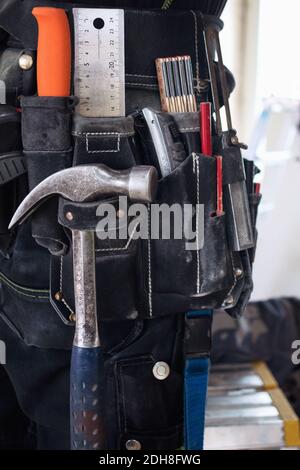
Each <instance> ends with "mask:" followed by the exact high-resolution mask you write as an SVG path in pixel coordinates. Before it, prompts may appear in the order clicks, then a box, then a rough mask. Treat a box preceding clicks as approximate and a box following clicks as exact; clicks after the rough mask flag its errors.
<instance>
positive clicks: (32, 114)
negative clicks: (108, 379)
mask: <svg viewBox="0 0 300 470" xmlns="http://www.w3.org/2000/svg"><path fill="white" fill-rule="evenodd" d="M38 3H39V4H40V2H38ZM33 4H34V2H32V5H33ZM45 4H47V2H45ZM51 4H52V5H53V2H52V3H51ZM58 4H59V6H64V5H63V4H61V3H60V2H58ZM32 5H31V7H32ZM65 6H66V8H71V7H72V6H73V5H70V4H67V5H65ZM28 18H29V16H27V19H28ZM30 21H31V22H33V19H31V18H30ZM4 23H5V17H4ZM207 25H213V26H214V28H216V29H217V30H220V29H221V28H222V22H221V21H220V20H219V19H217V18H215V17H209V16H203V15H202V13H201V12H198V11H176V10H171V11H169V12H161V11H135V10H126V11H125V31H126V38H125V39H126V40H125V50H126V105H127V116H126V117H124V118H84V117H79V116H78V115H75V113H74V105H75V103H76V98H73V97H69V98H59V97H57V98H55V97H54V98H47V97H46V98H45V97H38V96H35V95H33V94H32V92H30V93H28V90H30V88H31V87H34V84H33V81H31V82H30V83H31V85H30V86H27V93H25V94H26V95H30V94H31V96H23V97H22V98H21V100H20V101H18V99H19V98H18V97H17V96H16V97H15V98H14V99H15V105H16V106H19V103H20V106H21V109H22V123H21V128H22V146H23V150H24V160H25V163H26V165H27V168H28V177H27V182H28V189H29V190H31V189H32V188H33V187H35V186H36V185H37V184H38V183H39V182H40V181H42V180H43V179H44V178H46V177H47V176H49V175H50V174H52V173H55V172H57V171H59V170H61V169H64V168H67V167H70V166H72V165H80V164H88V163H105V164H106V165H108V166H110V167H112V168H115V169H124V168H130V167H132V166H134V165H136V164H141V163H147V162H146V161H145V158H146V154H147V142H146V141H144V140H143V135H142V133H141V132H140V128H139V119H138V112H137V109H139V108H142V107H144V106H147V107H149V106H150V107H153V108H155V109H157V110H158V109H159V108H160V103H159V93H158V84H157V79H156V74H155V59H156V58H157V57H163V56H172V55H179V54H187V53H188V54H190V55H191V58H192V63H193V72H194V84H195V90H196V95H197V100H198V102H200V101H204V100H211V94H210V88H209V82H208V79H209V73H208V67H207V59H206V51H205V45H204V39H203V31H204V30H205V28H206V27H207ZM31 26H32V23H30V22H29V26H28V28H29V29H30V28H31ZM2 27H3V28H4V29H6V30H8V32H11V31H9V30H10V28H11V27H12V25H9V24H4V25H3V26H2ZM179 30H180V31H181V33H182V34H180V35H179V34H177V32H178V31H179ZM33 31H34V27H33V26H32V32H33ZM150 31H151V34H150ZM137 38H139V40H138V43H137ZM19 39H20V41H23V45H24V46H25V48H24V50H26V51H27V52H29V53H30V54H32V56H33V59H34V57H35V49H36V35H35V33H33V34H32V35H29V34H28V31H27V33H26V35H25V34H24V35H23V34H21V33H20V38H19ZM141 45H142V47H141ZM22 52H24V51H22V50H19V55H20V54H21V53H22ZM18 73H20V74H22V75H24V74H25V75H26V74H27V71H18ZM29 73H30V74H31V75H33V72H32V70H31V71H30V72H29ZM12 76H13V77H15V75H14V74H12ZM227 78H228V81H229V83H230V86H231V90H232V89H233V87H234V80H233V77H232V75H231V74H230V72H229V71H228V77H227ZM24 83H27V81H26V80H25V79H24ZM23 93H24V90H23ZM12 99H13V98H12ZM2 109H3V110H4V108H2ZM19 116H20V113H18V112H17V111H16V112H15V113H14V129H15V130H16V132H17V131H18V132H19V129H20V123H19V119H18V117H19ZM173 117H174V119H175V121H176V125H177V129H178V132H179V133H180V136H181V139H182V142H183V144H184V149H185V158H184V159H183V161H182V163H181V164H180V165H179V166H178V167H177V168H176V169H175V170H174V171H173V172H172V173H171V174H170V175H168V176H167V177H165V178H162V179H161V180H160V182H159V189H158V193H157V199H156V201H155V203H156V204H168V205H173V204H179V205H180V206H182V207H183V205H184V204H190V205H192V206H194V207H195V206H196V205H197V204H202V205H204V244H203V246H201V247H200V248H199V249H195V250H187V249H186V240H185V239H181V240H176V239H171V240H162V239H158V240H152V239H151V238H150V237H149V238H148V239H142V240H141V239H137V240H136V239H135V237H132V236H128V238H127V239H125V240H118V239H117V240H109V239H107V240H100V239H99V238H97V237H96V240H97V241H96V269H97V289H98V292H99V295H98V302H99V309H98V311H99V312H101V320H108V321H114V320H126V319H127V320H128V319H137V318H155V317H160V316H163V315H172V314H177V313H184V312H186V311H189V310H199V309H207V308H210V309H215V308H220V307H223V308H228V309H229V313H231V314H233V315H239V314H240V313H241V312H242V310H243V308H244V307H245V304H246V303H247V301H248V299H249V296H250V293H251V290H252V273H251V271H252V262H253V253H254V247H253V248H251V249H250V250H244V251H242V252H237V251H233V250H232V248H231V246H230V243H229V240H228V218H227V214H226V207H225V213H224V214H221V215H216V214H214V211H215V201H216V158H215V157H208V156H206V155H203V154H202V153H201V151H200V149H201V143H200V137H199V135H200V129H199V117H198V114H197V113H177V114H174V115H173ZM8 125H11V124H10V123H9V122H7V123H5V122H4V123H1V122H0V126H2V127H1V129H0V132H2V131H3V133H6V132H7V131H6V129H7V127H5V126H8ZM18 135H19V134H18ZM229 137H230V136H229ZM224 141H226V146H225V147H226V148H225V150H224V147H222V146H223V144H224ZM16 142H17V139H14V143H16ZM19 147H20V146H19V145H15V146H13V148H11V147H10V145H9V143H8V147H7V148H6V149H4V151H3V152H4V153H5V154H6V153H7V152H9V151H11V150H16V149H18V148H19ZM41 149H42V151H41ZM214 150H215V153H218V154H219V153H221V154H222V155H223V156H224V158H223V160H224V161H223V165H224V185H225V186H226V185H228V184H234V183H236V182H241V181H243V180H244V179H245V172H244V168H243V165H242V164H241V157H240V149H239V148H238V147H237V146H236V145H234V144H233V143H232V142H231V140H230V139H228V134H226V133H224V135H223V137H222V139H220V138H216V139H215V142H214ZM1 158H2V157H1ZM245 165H246V166H247V165H250V166H251V164H250V163H249V164H248V163H247V162H245ZM246 174H247V175H248V181H247V183H248V185H247V186H248V187H249V188H251V187H252V186H253V185H252V183H253V181H251V178H253V176H254V171H252V172H251V171H248V172H246ZM249 175H250V176H249ZM249 178H250V180H249ZM16 181H19V183H20V179H19V178H16V179H15V180H14V184H13V188H12V185H11V183H9V184H8V185H5V186H1V191H2V190H4V188H5V191H7V192H6V194H7V196H6V197H7V198H9V197H11V196H10V195H11V194H12V192H11V191H16V189H15V186H16V184H17V183H16ZM19 183H18V184H19ZM22 188H25V192H26V191H27V186H26V184H25V182H24V176H22ZM23 196H24V189H23V192H20V191H19V193H18V195H17V197H15V199H14V200H15V204H14V207H11V208H10V211H9V212H10V213H9V214H5V216H3V217H5V218H3V221H4V222H3V221H1V222H2V225H3V224H4V225H6V224H7V221H8V220H9V218H10V216H11V215H12V213H13V210H14V208H15V206H16V205H17V203H18V202H19V201H20V199H22V197H23ZM248 196H249V204H250V208H251V214H252V223H253V231H254V232H255V221H256V213H257V207H258V203H259V200H260V196H259V195H255V194H251V190H250V191H249V194H248ZM105 202H107V201H105ZM111 202H112V203H113V204H115V205H117V204H118V200H112V201H111ZM99 204H100V201H98V203H97V204H96V203H95V204H78V205H77V207H76V208H75V209H76V211H77V212H76V217H79V218H81V220H82V218H83V217H85V218H86V220H87V225H88V224H91V221H93V222H94V221H95V223H96V222H97V220H96V219H95V215H96V209H97V207H98V206H99ZM73 209H74V208H73ZM117 209H119V208H118V207H117ZM148 210H149V220H150V214H151V206H149V207H148ZM66 211H68V202H67V201H59V200H58V198H55V197H54V198H52V199H50V200H49V201H48V202H47V203H46V204H45V205H43V207H42V208H41V209H40V211H38V212H37V213H36V214H35V215H34V216H33V217H32V219H31V222H30V225H31V231H32V236H33V237H34V238H35V240H36V241H37V242H38V244H39V245H40V246H43V247H44V248H45V247H46V248H47V249H48V250H49V251H50V253H51V267H50V278H49V285H50V301H51V304H52V306H53V308H54V310H55V311H56V312H57V314H58V315H59V317H60V318H61V320H62V321H63V322H64V323H65V324H66V325H72V324H73V320H74V316H73V315H72V312H73V311H74V296H73V287H72V282H70V280H71V279H72V276H73V274H72V247H71V243H70V232H69V230H68V227H67V228H66V227H65V226H64V227H63V226H62V224H61V223H60V222H61V221H62V219H63V218H64V215H65V213H66ZM119 212H120V211H119ZM76 217H74V220H73V221H72V222H70V223H69V228H70V229H72V228H74V227H75V225H74V224H76ZM133 222H134V220H131V219H129V220H127V223H133ZM122 223H124V220H122V218H120V219H119V222H118V224H119V225H121V224H122ZM195 223H196V222H195V221H194V226H195ZM64 225H66V224H65V219H64ZM24 230H26V228H25V229H24ZM22 231H23V229H21V230H20V231H19V233H18V234H16V233H13V234H12V233H7V234H5V235H6V239H5V242H4V244H3V245H2V248H3V252H4V253H5V255H6V256H7V257H10V259H8V260H5V261H4V262H3V263H2V269H3V272H4V275H5V276H9V275H14V272H15V271H14V270H15V264H14V262H13V261H12V260H13V258H14V251H15V249H16V246H18V237H21V236H22V233H23V232H22ZM36 250H38V251H37V253H40V251H39V250H40V248H38V247H36ZM42 251H43V255H42V256H43V259H45V258H44V257H45V254H44V250H42ZM39 268H40V267H39V266H37V268H36V269H37V270H38V269H39ZM17 276H19V274H18V275H17ZM116 291H117V295H116Z"/></svg>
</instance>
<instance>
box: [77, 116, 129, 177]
mask: <svg viewBox="0 0 300 470" xmlns="http://www.w3.org/2000/svg"><path fill="white" fill-rule="evenodd" d="M72 135H73V138H74V158H73V165H74V166H76V165H81V164H88V163H103V164H105V165H107V166H109V167H110V168H113V169H118V170H123V169H127V168H131V167H132V166H134V165H137V164H138V159H137V152H136V150H135V130H134V121H133V118H132V116H127V117H120V118H87V117H83V116H80V115H75V116H74V120H73V130H72Z"/></svg>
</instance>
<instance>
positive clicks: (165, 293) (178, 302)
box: [143, 153, 234, 315]
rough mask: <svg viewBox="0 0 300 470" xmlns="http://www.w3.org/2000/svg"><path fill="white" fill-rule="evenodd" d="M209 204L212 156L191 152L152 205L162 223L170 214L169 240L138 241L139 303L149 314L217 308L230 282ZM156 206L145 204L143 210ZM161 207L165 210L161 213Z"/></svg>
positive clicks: (221, 229)
mask: <svg viewBox="0 0 300 470" xmlns="http://www.w3.org/2000/svg"><path fill="white" fill-rule="evenodd" d="M215 201H216V159H215V158H214V157H208V156H205V155H203V154H196V153H193V154H192V155H190V156H189V157H188V158H187V159H186V160H185V161H184V162H183V163H182V164H181V165H180V166H179V167H178V168H176V169H175V170H174V171H173V172H172V173H171V174H170V175H168V176H167V177H165V178H163V179H162V180H161V181H160V182H159V188H158V195H157V200H156V203H157V204H158V205H159V206H160V207H161V209H160V210H161V211H162V212H161V213H162V214H163V216H162V219H163V220H165V222H166V221H167V217H168V216H170V214H171V217H170V220H171V222H170V229H171V237H170V239H162V238H160V239H155V238H156V237H155V236H154V237H153V234H152V237H151V236H150V237H149V239H148V240H147V242H143V254H144V258H143V260H144V279H145V291H146V292H147V298H146V299H145V300H146V302H147V305H148V311H149V314H150V315H156V314H157V315H160V314H167V313H169V314H171V313H176V312H177V313H179V312H184V311H186V310H188V309H193V310H195V309H201V308H216V307H220V306H221V305H222V303H223V301H224V299H225V297H226V296H227V293H228V291H229V290H230V289H231V287H232V285H233V282H234V280H233V267H232V261H231V255H230V251H229V248H228V243H227V235H226V225H225V215H224V214H222V215H220V216H218V217H217V216H216V215H215ZM157 207H158V206H157ZM157 207H156V208H155V205H151V207H150V208H149V210H151V211H152V210H153V208H154V211H155V210H157ZM167 208H169V209H170V208H171V211H170V212H169V213H165V214H164V210H165V209H167ZM173 209H174V211H176V216H174V217H176V220H175V218H172V217H173V216H172V210H173ZM177 211H178V212H177ZM177 213H178V214H179V213H180V214H181V217H182V219H181V221H180V220H179V219H180V216H179V217H178V216H177ZM177 217H178V218H177ZM149 218H151V221H152V225H151V231H153V228H154V227H153V220H154V218H155V215H153V213H152V212H151V214H150V215H149ZM167 223H168V221H167ZM180 223H181V226H180V227H179V226H178V224H180ZM162 228H163V229H165V227H164V225H163V226H162ZM166 229H167V227H166ZM175 232H177V235H176V237H177V236H178V238H179V239H176V237H175V236H174V235H175ZM180 232H182V233H181V237H180ZM167 235H168V234H167Z"/></svg>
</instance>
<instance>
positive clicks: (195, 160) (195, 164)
mask: <svg viewBox="0 0 300 470" xmlns="http://www.w3.org/2000/svg"><path fill="white" fill-rule="evenodd" d="M193 171H194V173H195V174H196V185H197V205H198V207H199V204H200V181H199V176H200V167H199V157H198V155H196V154H193ZM196 243H197V294H200V249H199V215H198V211H197V212H196Z"/></svg>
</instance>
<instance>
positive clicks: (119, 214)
mask: <svg viewBox="0 0 300 470" xmlns="http://www.w3.org/2000/svg"><path fill="white" fill-rule="evenodd" d="M117 217H118V219H123V218H124V217H125V211H124V210H123V209H119V210H118V212H117Z"/></svg>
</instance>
